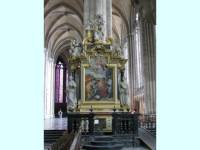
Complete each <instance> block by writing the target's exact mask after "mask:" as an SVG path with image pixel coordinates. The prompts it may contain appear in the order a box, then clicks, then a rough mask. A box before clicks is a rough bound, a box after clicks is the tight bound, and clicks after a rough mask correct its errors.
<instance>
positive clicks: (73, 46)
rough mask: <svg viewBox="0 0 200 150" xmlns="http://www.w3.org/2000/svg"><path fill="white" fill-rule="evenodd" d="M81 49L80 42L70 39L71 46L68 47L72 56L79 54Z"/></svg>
mask: <svg viewBox="0 0 200 150" xmlns="http://www.w3.org/2000/svg"><path fill="white" fill-rule="evenodd" d="M81 51H82V47H81V44H80V43H78V42H77V40H73V41H71V47H70V51H69V52H70V55H71V56H73V57H76V56H80V54H81Z"/></svg>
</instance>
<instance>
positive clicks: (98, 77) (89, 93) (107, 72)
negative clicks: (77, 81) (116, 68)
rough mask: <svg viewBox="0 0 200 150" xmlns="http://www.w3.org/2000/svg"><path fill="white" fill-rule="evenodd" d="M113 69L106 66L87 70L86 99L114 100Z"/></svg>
mask: <svg viewBox="0 0 200 150" xmlns="http://www.w3.org/2000/svg"><path fill="white" fill-rule="evenodd" d="M112 77H113V69H112V68H107V67H104V66H101V65H99V66H96V67H88V68H85V99H86V100H88V101H91V100H112V98H113V79H112Z"/></svg>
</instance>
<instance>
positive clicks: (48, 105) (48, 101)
mask: <svg viewBox="0 0 200 150" xmlns="http://www.w3.org/2000/svg"><path fill="white" fill-rule="evenodd" d="M54 78H55V64H54V59H52V58H50V57H49V56H48V50H47V49H46V50H45V73H44V118H52V117H54V103H55V102H54V95H55V88H54V86H55V85H54V84H55V79H54Z"/></svg>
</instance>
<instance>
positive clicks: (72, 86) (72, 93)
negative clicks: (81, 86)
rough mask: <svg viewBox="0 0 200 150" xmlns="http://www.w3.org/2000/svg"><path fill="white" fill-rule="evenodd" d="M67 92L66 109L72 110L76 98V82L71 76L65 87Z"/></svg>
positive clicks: (74, 106)
mask: <svg viewBox="0 0 200 150" xmlns="http://www.w3.org/2000/svg"><path fill="white" fill-rule="evenodd" d="M67 93H68V103H67V107H68V110H70V111H73V110H74V109H75V108H76V104H77V98H76V82H75V81H74V80H73V77H72V76H70V77H69V83H68V87H67Z"/></svg>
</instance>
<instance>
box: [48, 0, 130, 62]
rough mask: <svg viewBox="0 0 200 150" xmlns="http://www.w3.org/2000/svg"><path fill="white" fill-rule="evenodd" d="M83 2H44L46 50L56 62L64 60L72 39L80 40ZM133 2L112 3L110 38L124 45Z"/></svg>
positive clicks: (119, 0) (81, 36) (60, 0)
mask: <svg viewBox="0 0 200 150" xmlns="http://www.w3.org/2000/svg"><path fill="white" fill-rule="evenodd" d="M83 1H84V0H45V2H44V7H45V8H44V11H45V12H44V21H45V24H44V31H45V35H44V39H45V48H47V49H48V51H49V55H50V56H51V57H53V58H55V59H57V58H58V56H60V55H62V59H67V55H68V54H67V50H68V49H69V46H70V40H71V39H78V40H79V41H82V40H83ZM132 4H133V2H132V0H112V5H113V8H112V24H113V29H112V30H113V39H114V41H116V42H117V43H121V42H123V39H124V38H125V37H126V36H127V32H128V28H129V23H130V22H129V20H130V11H131V5H132Z"/></svg>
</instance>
